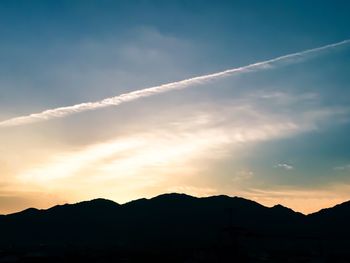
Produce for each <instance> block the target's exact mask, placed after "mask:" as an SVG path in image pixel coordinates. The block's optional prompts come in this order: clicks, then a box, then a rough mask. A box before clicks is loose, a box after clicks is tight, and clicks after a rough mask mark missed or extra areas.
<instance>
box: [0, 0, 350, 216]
mask: <svg viewBox="0 0 350 263" xmlns="http://www.w3.org/2000/svg"><path fill="white" fill-rule="evenodd" d="M349 9H350V3H349V1H311V0H309V1H260V0H259V1H104V0H102V1H97V0H96V1H89V0H84V1H83V0H82V1H62V0H52V1H40V0H35V1H34V0H33V1H27V0H23V1H18V0H2V1H0V121H2V120H6V119H9V118H13V117H17V116H22V115H27V114H30V113H36V112H40V111H43V110H45V109H50V108H55V107H61V106H69V105H74V104H77V103H81V102H88V101H97V100H101V99H104V98H106V97H111V96H116V95H119V94H121V93H125V92H129V91H133V90H138V89H143V88H147V87H151V86H156V85H159V84H163V83H168V82H173V81H178V80H182V79H186V78H190V77H193V76H198V75H204V74H209V73H212V72H218V71H221V70H225V69H229V68H235V67H239V66H245V65H248V64H250V63H255V62H259V61H263V60H267V59H272V58H275V57H278V56H282V55H286V54H290V53H294V52H299V51H303V50H306V49H311V48H316V47H320V46H324V45H327V44H331V43H336V42H339V41H342V40H345V39H349V38H350V16H349V14H348V10H349ZM349 69H350V45H349V44H348V45H344V46H341V47H338V48H335V49H332V50H329V51H325V52H320V53H317V54H315V55H312V56H310V57H308V58H307V59H303V60H300V61H296V62H295V63H287V64H283V65H282V64H281V65H276V67H273V68H271V69H268V70H263V71H257V72H250V73H246V74H243V75H235V76H231V77H227V78H224V79H218V80H215V81H212V82H209V83H206V84H204V85H193V87H191V88H189V89H184V90H176V91H170V92H167V93H164V94H159V95H155V96H151V97H148V98H143V99H140V100H137V101H132V102H128V103H125V104H122V105H120V106H117V107H109V108H105V109H100V110H95V111H90V112H84V113H79V114H75V115H71V116H67V117H65V118H60V119H53V120H49V121H45V122H40V123H34V124H27V125H21V126H16V127H2V128H0V145H1V146H0V214H1V213H10V212H14V211H18V210H21V209H24V208H27V207H38V208H47V207H50V206H53V205H55V204H57V203H60V204H61V203H66V202H69V203H72V202H77V201H81V200H87V199H93V198H97V197H103V198H108V199H112V200H114V201H116V202H119V203H123V202H127V201H129V200H132V199H137V198H141V197H152V196H155V195H158V194H161V193H165V192H183V193H187V194H191V195H195V196H208V195H217V194H227V195H231V196H235V195H237V196H241V197H245V198H249V199H252V200H255V201H257V202H260V203H262V204H265V205H268V206H271V205H275V204H277V203H280V204H283V205H285V206H288V207H290V208H292V209H294V210H297V211H301V212H304V213H310V212H313V211H317V210H319V209H320V208H323V207H328V206H332V205H335V204H337V203H340V202H343V201H346V200H349V199H350V177H349V176H350V136H349V134H350V87H349V83H350V74H349V73H350V72H349Z"/></svg>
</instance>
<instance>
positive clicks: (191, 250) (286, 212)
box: [0, 194, 350, 262]
mask: <svg viewBox="0 0 350 263" xmlns="http://www.w3.org/2000/svg"><path fill="white" fill-rule="evenodd" d="M349 224H350V202H345V203H343V204H340V205H337V206H335V207H333V208H329V209H324V210H321V211H319V212H317V213H314V214H310V215H307V216H306V215H303V214H301V213H297V212H294V211H293V210H291V209H289V208H286V207H283V206H280V205H277V206H274V207H272V208H268V207H265V206H262V205H260V204H258V203H256V202H253V201H250V200H246V199H243V198H238V197H228V196H213V197H206V198H196V197H192V196H188V195H184V194H165V195H160V196H157V197H155V198H152V199H139V200H136V201H132V202H130V203H127V204H124V205H119V204H117V203H115V202H112V201H109V200H105V199H95V200H92V201H87V202H81V203H77V204H72V205H68V204H66V205H61V206H55V207H52V208H50V209H47V210H38V209H34V208H30V209H27V210H24V211H22V212H19V213H15V214H10V215H6V216H5V215H3V216H0V262H350V238H349V234H350V227H349Z"/></svg>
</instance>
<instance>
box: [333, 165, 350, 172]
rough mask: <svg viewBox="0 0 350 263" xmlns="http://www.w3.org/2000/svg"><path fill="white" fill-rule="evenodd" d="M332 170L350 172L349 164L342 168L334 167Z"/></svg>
mask: <svg viewBox="0 0 350 263" xmlns="http://www.w3.org/2000/svg"><path fill="white" fill-rule="evenodd" d="M333 169H334V170H336V171H350V164H346V165H343V166H336V167H334V168H333Z"/></svg>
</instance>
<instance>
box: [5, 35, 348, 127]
mask: <svg viewBox="0 0 350 263" xmlns="http://www.w3.org/2000/svg"><path fill="white" fill-rule="evenodd" d="M347 44H350V39H347V40H344V41H341V42H337V43H333V44H329V45H325V46H322V47H318V48H313V49H308V50H305V51H301V52H296V53H292V54H288V55H284V56H280V57H277V58H273V59H269V60H265V61H261V62H257V63H254V64H249V65H247V66H243V67H238V68H233V69H228V70H224V71H221V72H217V73H212V74H208V75H203V76H198V77H194V78H189V79H185V80H180V81H176V82H171V83H167V84H163V85H159V86H154V87H150V88H145V89H140V90H136V91H132V92H128V93H124V94H121V95H118V96H115V97H110V98H106V99H103V100H101V101H96V102H85V103H80V104H76V105H73V106H66V107H59V108H55V109H48V110H45V111H42V112H40V113H33V114H30V115H24V116H20V117H15V118H11V119H8V120H4V121H2V122H0V127H10V126H17V125H24V124H29V123H34V122H39V121H44V120H50V119H53V118H60V117H64V116H68V115H71V114H74V113H79V112H83V111H88V110H95V109H99V108H104V107H109V106H116V105H119V104H121V103H124V102H128V101H132V100H137V99H139V98H142V97H148V96H152V95H154V94H158V93H163V92H167V91H171V90H176V89H184V88H187V87H189V86H191V85H194V84H202V83H205V82H207V81H209V80H214V79H217V78H222V77H225V76H230V75H233V74H239V73H245V72H250V71H256V70H263V69H267V68H270V67H271V66H273V64H274V63H276V62H293V61H294V60H293V59H297V58H304V57H305V56H307V55H311V54H313V53H317V52H321V51H325V50H327V49H332V48H336V47H339V46H342V45H347Z"/></svg>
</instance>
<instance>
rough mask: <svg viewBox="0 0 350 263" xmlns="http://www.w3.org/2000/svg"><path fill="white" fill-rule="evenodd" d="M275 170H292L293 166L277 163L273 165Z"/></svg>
mask: <svg viewBox="0 0 350 263" xmlns="http://www.w3.org/2000/svg"><path fill="white" fill-rule="evenodd" d="M275 168H283V169H285V170H293V169H294V166H293V165H290V164H286V163H279V164H276V165H275Z"/></svg>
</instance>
